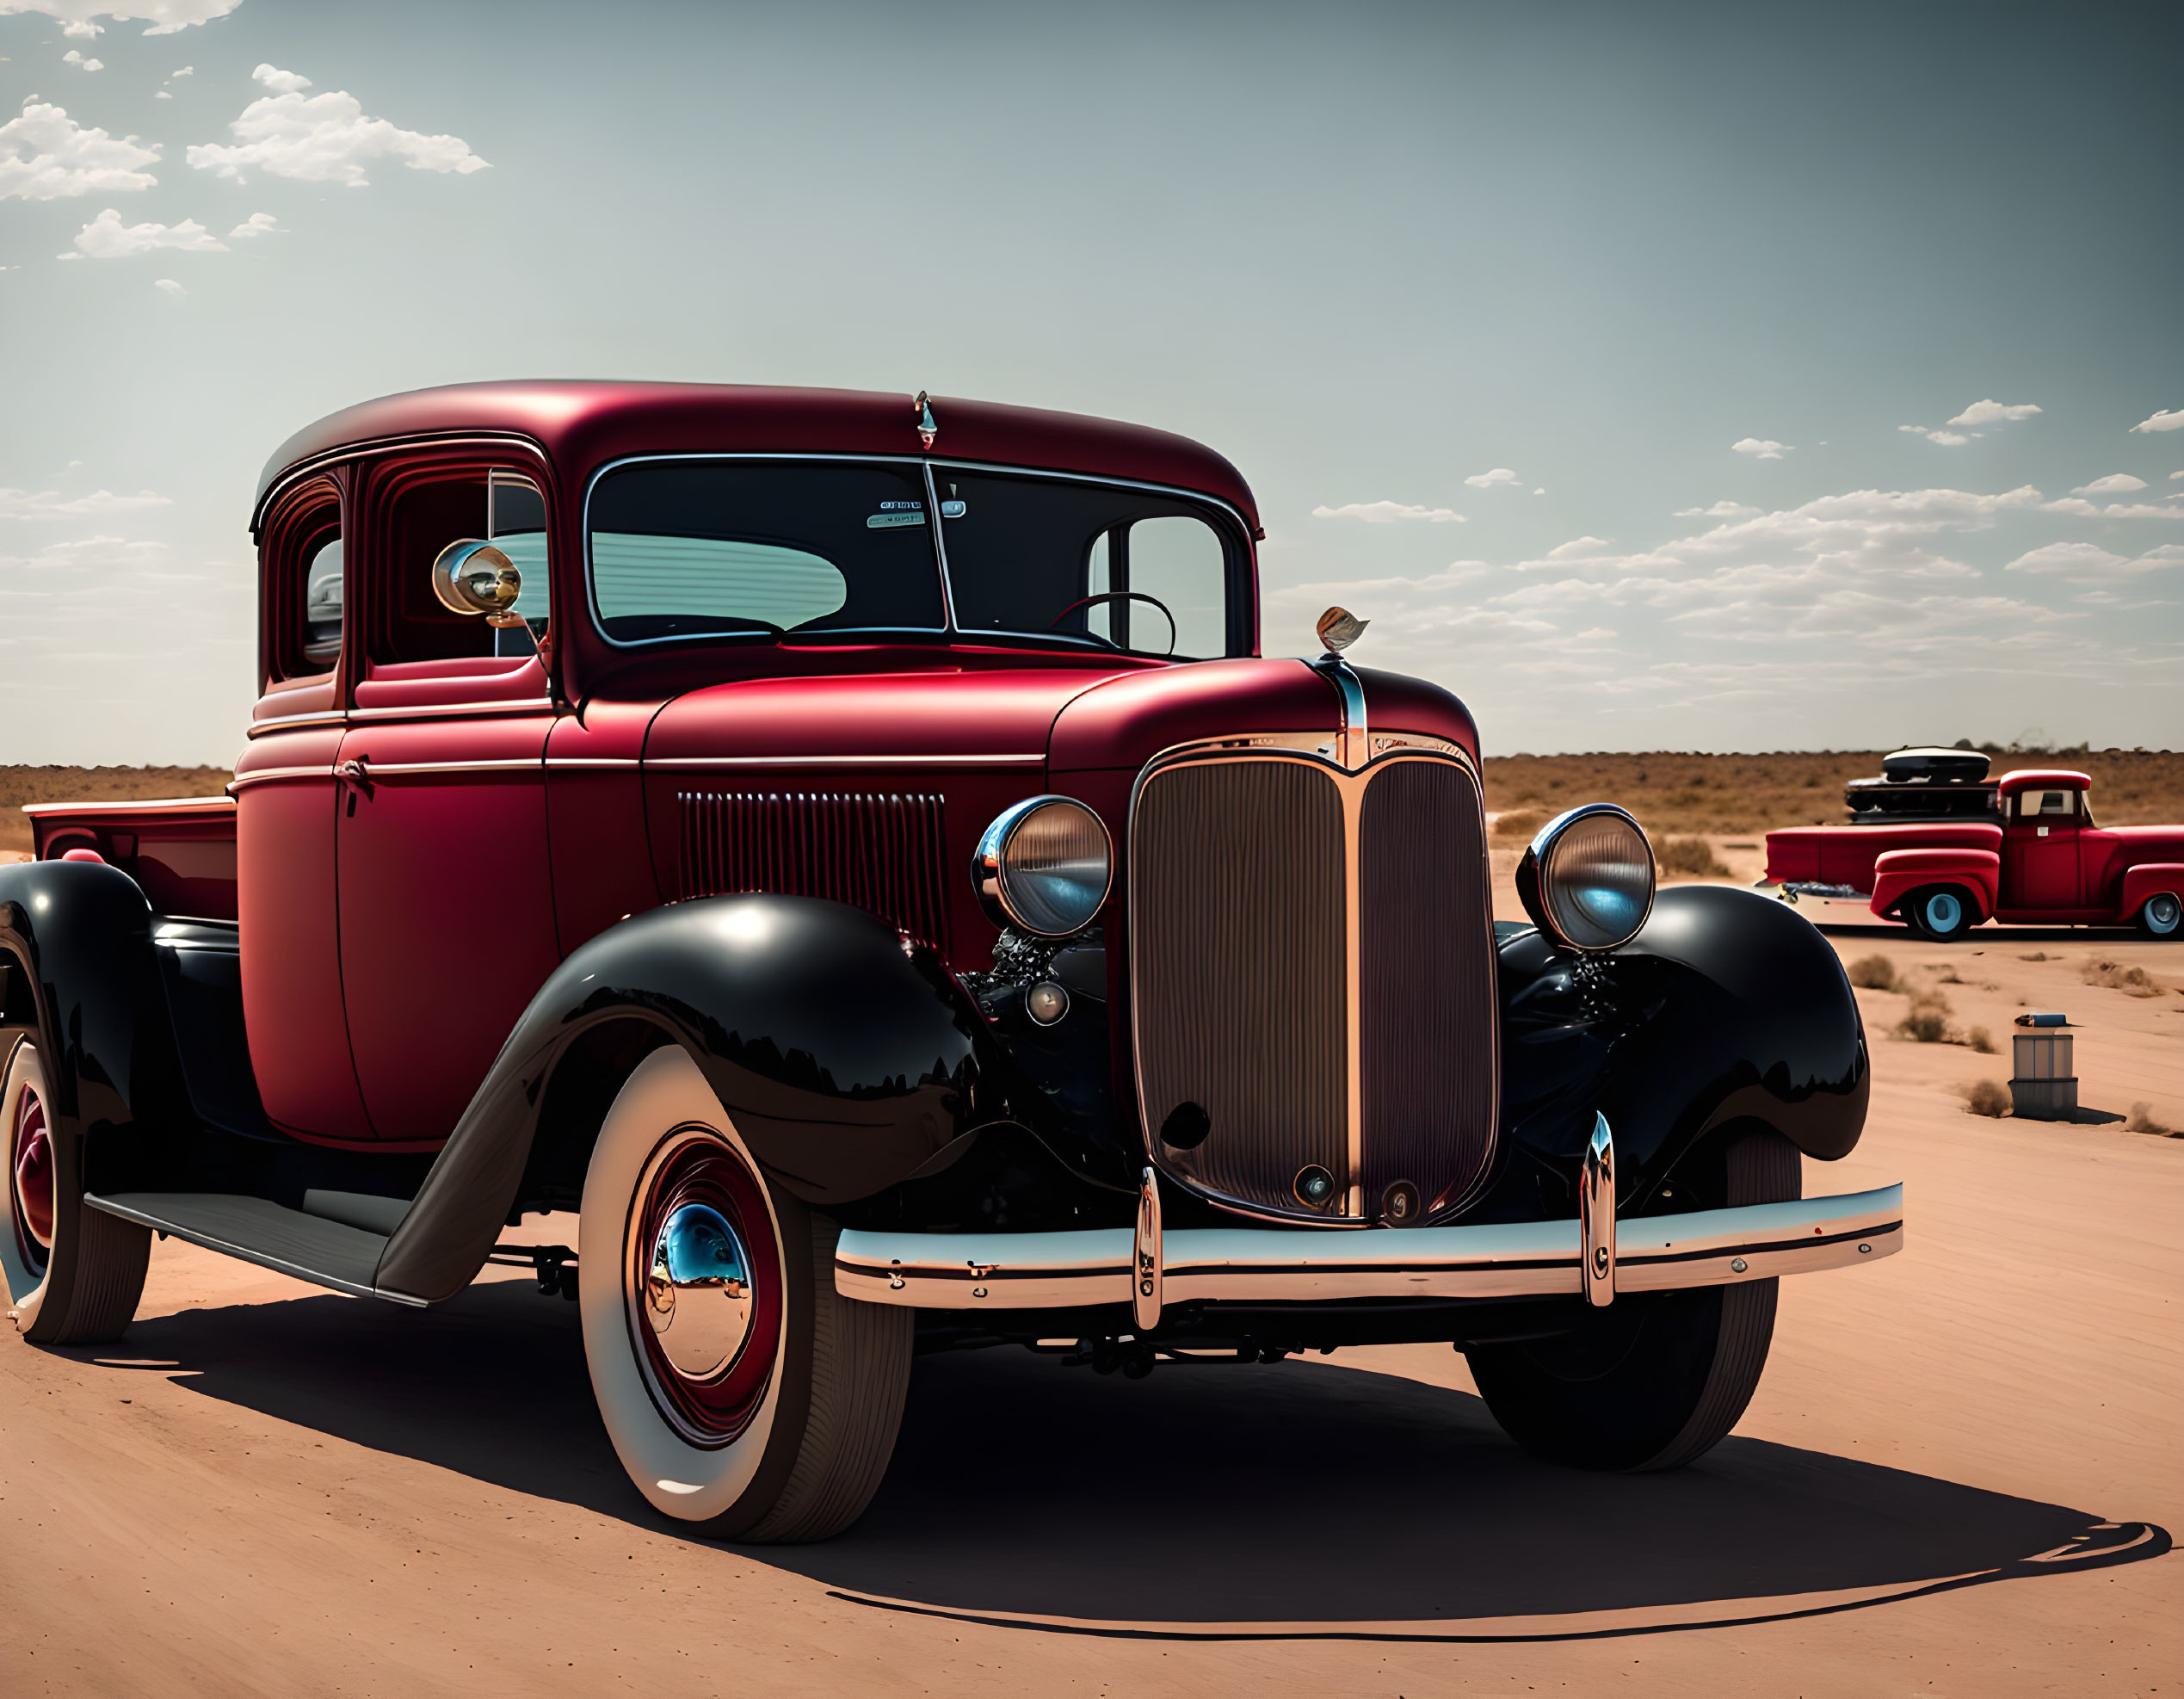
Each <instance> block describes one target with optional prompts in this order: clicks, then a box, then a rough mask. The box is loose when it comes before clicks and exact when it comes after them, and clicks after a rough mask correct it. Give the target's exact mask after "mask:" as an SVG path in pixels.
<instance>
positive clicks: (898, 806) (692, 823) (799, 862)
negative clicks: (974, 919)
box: [676, 791, 948, 955]
mask: <svg viewBox="0 0 2184 1699" xmlns="http://www.w3.org/2000/svg"><path fill="white" fill-rule="evenodd" d="M676 801H677V803H678V804H679V805H680V806H681V809H682V891H681V893H680V894H681V895H682V896H683V897H685V898H689V897H718V896H725V895H728V894H730V893H735V892H738V891H774V892H779V893H781V894H783V895H785V896H792V897H824V898H828V899H830V900H832V901H835V902H837V903H848V904H850V905H854V906H855V907H857V908H861V909H869V910H870V911H872V912H873V913H874V914H876V915H878V916H879V917H880V918H881V919H883V920H885V921H886V922H888V923H889V924H891V925H893V926H895V927H897V928H898V929H900V930H902V931H904V932H907V933H908V934H909V935H910V936H912V937H913V938H916V939H919V940H921V941H922V942H925V943H929V944H930V945H932V946H933V947H934V948H935V949H938V950H939V951H941V953H942V954H943V955H946V954H947V947H948V938H947V896H946V893H945V888H944V886H943V883H942V879H941V869H942V868H943V867H944V866H945V864H946V862H947V820H946V818H945V811H944V807H943V803H942V799H941V798H940V797H939V796H934V795H889V794H881V793H877V792H874V793H869V794H866V793H850V792H823V791H796V792H762V791H683V792H681V793H679V794H678V795H677V796H676Z"/></svg>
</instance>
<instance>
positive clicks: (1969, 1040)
mask: <svg viewBox="0 0 2184 1699" xmlns="http://www.w3.org/2000/svg"><path fill="white" fill-rule="evenodd" d="M1964 1041H1965V1043H1966V1044H1968V1045H1969V1046H1971V1048H1973V1049H1974V1050H1977V1052H1978V1053H1980V1054H1981V1055H1983V1056H1991V1055H1993V1054H1994V1053H1995V1035H1993V1034H1992V1033H1990V1032H1989V1031H1988V1030H1987V1029H1986V1028H1984V1027H1974V1028H1973V1029H1971V1031H1970V1032H1968V1033H1966V1034H1965V1035H1964Z"/></svg>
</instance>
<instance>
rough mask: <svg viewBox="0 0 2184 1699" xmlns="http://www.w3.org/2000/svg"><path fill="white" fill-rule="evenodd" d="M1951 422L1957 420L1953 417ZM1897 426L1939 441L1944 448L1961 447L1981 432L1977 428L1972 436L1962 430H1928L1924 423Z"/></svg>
mask: <svg viewBox="0 0 2184 1699" xmlns="http://www.w3.org/2000/svg"><path fill="white" fill-rule="evenodd" d="M1949 423H1952V424H1954V423H1956V421H1955V420H1953V419H1952V420H1951V421H1950V422H1949ZM1896 428H1897V429H1898V430H1908V431H1909V432H1910V433H1911V435H1912V436H1923V437H1924V438H1926V440H1927V441H1928V442H1939V443H1940V445H1941V446H1942V447H1943V448H1962V447H1964V445H1965V443H1967V442H1971V437H1972V436H1979V435H1980V434H1981V433H1980V432H1978V431H1976V430H1975V431H1973V432H1972V433H1971V436H1965V434H1964V433H1963V432H1962V431H1956V430H1928V429H1927V428H1926V427H1925V426H1924V425H1898V426H1897V427H1896Z"/></svg>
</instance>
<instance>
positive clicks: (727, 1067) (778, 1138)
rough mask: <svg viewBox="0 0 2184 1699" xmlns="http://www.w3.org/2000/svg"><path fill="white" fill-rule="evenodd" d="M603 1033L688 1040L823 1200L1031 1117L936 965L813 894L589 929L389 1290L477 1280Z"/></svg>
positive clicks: (510, 1044)
mask: <svg viewBox="0 0 2184 1699" xmlns="http://www.w3.org/2000/svg"><path fill="white" fill-rule="evenodd" d="M609 1027H614V1028H618V1029H621V1030H622V1031H624V1032H628V1031H631V1030H636V1031H637V1032H638V1033H639V1038H638V1041H637V1043H636V1051H637V1053H641V1052H642V1050H643V1049H644V1048H645V1047H647V1046H648V1045H649V1044H653V1043H658V1042H672V1043H676V1044H680V1045H681V1046H682V1047H683V1048H684V1049H685V1050H687V1051H688V1052H689V1053H690V1055H691V1057H692V1058H693V1060H695V1061H696V1062H697V1064H698V1066H699V1067H700V1068H701V1069H702V1070H703V1071H704V1072H705V1075H706V1079H707V1081H708V1082H709V1083H710V1084H712V1086H713V1090H715V1091H716V1092H717V1093H718V1094H719V1097H720V1101H721V1103H723V1105H724V1106H725V1108H726V1109H727V1110H728V1112H729V1114H730V1115H731V1117H733V1119H734V1121H735V1124H736V1129H737V1132H738V1133H739V1134H741V1135H742V1136H743V1140H744V1141H745V1143H747V1144H748V1145H749V1146H750V1150H751V1153H752V1154H753V1155H754V1156H755V1157H756V1158H757V1159H758V1161H759V1162H760V1164H761V1165H762V1166H763V1167H764V1168H765V1169H766V1171H767V1172H768V1175H769V1176H770V1177H772V1178H773V1179H774V1181H775V1182H777V1183H780V1185H782V1186H783V1187H785V1188H786V1189H788V1190H789V1191H791V1192H793V1193H794V1194H795V1195H797V1196H799V1197H800V1198H802V1199H804V1200H805V1202H809V1203H812V1204H816V1205H818V1206H819V1207H821V1208H826V1207H830V1206H839V1205H842V1204H844V1203H848V1202H854V1201H856V1200H858V1199H861V1198H867V1197H870V1196H872V1195H874V1194H875V1193H877V1192H879V1191H881V1190H883V1189H885V1188H887V1187H889V1186H892V1185H894V1184H896V1183H898V1182H901V1181H903V1180H904V1179H907V1178H909V1177H911V1176H912V1175H914V1174H915V1173H916V1172H917V1171H918V1170H919V1169H920V1168H921V1167H922V1166H924V1165H926V1164H927V1163H929V1161H931V1160H932V1159H933V1158H935V1156H936V1154H938V1153H939V1152H941V1151H942V1149H943V1148H944V1147H945V1146H948V1145H949V1144H950V1143H952V1142H953V1141H954V1140H959V1139H962V1138H964V1137H965V1136H966V1134H971V1133H973V1132H976V1131H978V1130H979V1129H981V1128H986V1127H990V1126H992V1125H995V1124H997V1123H1000V1122H1004V1121H1014V1120H1019V1119H1021V1118H1027V1117H1031V1116H1036V1115H1039V1114H1040V1109H1039V1106H1038V1105H1037V1104H1035V1103H1027V1102H1024V1101H1022V1099H1023V1098H1024V1097H1025V1096H1026V1095H1027V1094H1026V1093H1024V1092H1023V1091H1022V1090H1021V1088H1020V1087H1019V1086H1017V1085H1016V1084H1015V1071H1014V1070H1013V1069H1012V1068H1011V1067H1010V1066H1009V1063H1008V1060H1007V1059H1006V1057H1004V1056H1003V1055H1002V1054H1001V1053H1000V1052H999V1050H998V1048H997V1047H996V1045H995V1043H994V1041H993V1040H992V1039H991V1038H990V1035H988V1033H987V1030H986V1028H985V1025H984V1021H983V1019H982V1018H981V1017H980V1016H979V1015H978V1010H976V1009H975V1008H974V1007H973V1005H972V1002H971V999H970V998H969V996H968V995H967V994H966V992H964V991H963V989H962V987H961V986H959V985H958V984H957V983H956V982H955V980H954V979H953V978H952V977H951V976H950V975H949V973H947V969H946V967H944V966H943V965H942V964H941V961H940V959H939V958H938V957H937V956H935V955H934V954H933V953H932V952H931V951H929V950H928V949H926V948H924V947H922V946H919V945H911V944H909V943H906V942H904V939H903V938H902V937H901V936H899V935H898V933H897V932H896V931H895V930H894V929H893V928H891V927H890V926H889V925H887V924H885V922H884V921H881V920H880V919H879V918H878V917H875V916H873V915H872V914H869V913H867V912H866V911H863V910H861V909H855V908H851V907H848V906H847V905H843V904H840V903H833V902H827V901H824V900H822V899H817V898H809V897H782V896H768V895H746V896H735V897H711V898H706V899H700V900H698V901H694V902H687V903H676V904H673V905H669V906H668V907H665V908H660V909H654V910H651V911H647V912H645V913H644V914H641V915H639V916H637V917H635V918H633V919H630V920H626V921H624V922H623V923H622V924H620V925H619V926H616V927H614V928H612V929H610V930H608V931H606V932H603V933H602V934H600V935H599V936H597V937H595V938H593V939H592V940H590V941H589V942H588V943H586V944H584V945H583V947H582V948H579V949H578V950H577V952H576V953H575V954H574V955H571V956H570V957H569V959H568V960H567V961H565V962H563V963H562V965H561V967H559V968H558V970H557V971H556V972H555V973H554V974H553V976H552V978H551V979H548V980H547V981H546V985H545V986H544V987H543V988H542V989H541V990H540V992H539V994H538V995H537V997H536V998H534V999H533V1000H532V1003H531V1006H530V1007H529V1008H528V1009H527V1010H526V1011H525V1012H524V1015H523V1018H522V1019H521V1021H520V1022H517V1024H516V1027H515V1031H514V1032H513V1033H512V1034H511V1035H509V1040H508V1041H507V1043H506V1044H505V1045H504V1046H503V1048H502V1050H501V1053H500V1055H499V1057H498V1058H497V1060H495V1062H494V1064H493V1066H492V1069H491V1071H490V1072H489V1073H488V1074H487V1076H486V1078H485V1083H484V1084H483V1085H482V1086H480V1087H479V1088H478V1094H477V1096H476V1097H474V1098H473V1099H472V1103H471V1105H470V1107H469V1109H466V1111H465V1112H464V1115H463V1118H462V1120H461V1121H460V1122H459V1123H458V1124H457V1126H456V1128H455V1130H454V1133H453V1136H452V1137H451V1138H450V1139H449V1140H448V1142H447V1146H446V1148H445V1149H444V1150H443V1151H442V1152H441V1155H440V1158H439V1159H438V1160H437V1161H436V1162H435V1164H434V1165H433V1168H432V1171H431V1173H430V1175H429V1176H428V1177H427V1178H426V1181H425V1183H424V1187H423V1190H422V1191H421V1192H420V1193H419V1194H418V1196H417V1199H416V1202H415V1203H414V1204H413V1205H412V1206H411V1208H410V1212H409V1214H407V1215H406V1216H405V1217H404V1220H403V1222H402V1226H401V1227H400V1229H399V1230H398V1232H397V1233H395V1235H394V1237H393V1239H392V1241H391V1242H390V1243H389V1244H388V1245H387V1248H386V1254H385V1255H384V1257H382V1258H381V1260H380V1263H379V1278H378V1283H379V1285H380V1286H381V1287H384V1288H392V1289H393V1290H397V1291H400V1292H404V1293H407V1294H411V1295H413V1296H416V1297H419V1298H423V1299H426V1300H428V1301H434V1302H437V1301H441V1300H442V1299H444V1298H447V1297H449V1296H452V1295H453V1293H454V1292H456V1291H458V1290H460V1288H462V1286H463V1285H465V1284H466V1283H467V1282H469V1280H470V1279H471V1278H472V1276H474V1275H475V1274H476V1272H477V1270H478V1266H479V1265H480V1264H481V1263H482V1262H483V1261H484V1257H485V1254H486V1252H487V1251H489V1250H490V1248H491V1245H492V1244H493V1241H494V1239H496V1238H497V1235H498V1233H499V1230H500V1228H501V1226H502V1224H503V1222H504V1221H505V1220H506V1219H507V1216H508V1214H509V1209H510V1208H511V1207H512V1206H513V1205H514V1204H515V1202H516V1200H517V1195H518V1190H519V1188H520V1186H521V1182H522V1179H523V1176H524V1171H525V1167H526V1164H527V1160H528V1158H529V1157H530V1153H531V1149H532V1143H533V1139H534V1134H536V1132H537V1129H538V1125H539V1119H540V1109H541V1104H542V1103H543V1101H544V1100H545V1099H546V1097H547V1096H548V1094H549V1092H550V1090H551V1089H552V1082H553V1077H554V1075H555V1072H556V1069H557V1068H558V1066H560V1065H561V1064H562V1063H563V1061H564V1060H565V1058H566V1057H568V1056H569V1054H570V1053H571V1049H572V1047H575V1046H577V1044H578V1043H579V1042H580V1041H583V1040H584V1038H585V1036H586V1035H587V1034H595V1033H597V1032H599V1031H600V1030H601V1029H605V1028H609ZM624 1053H628V1051H627V1048H626V1047H625V1052H624ZM1030 1095H1033V1096H1035V1095H1036V1094H1035V1093H1033V1094H1030ZM602 1107H603V1104H602ZM592 1130H595V1128H591V1129H587V1136H588V1133H589V1131H592ZM587 1148H588V1146H587Z"/></svg>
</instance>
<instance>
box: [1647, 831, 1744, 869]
mask: <svg viewBox="0 0 2184 1699" xmlns="http://www.w3.org/2000/svg"><path fill="white" fill-rule="evenodd" d="M1653 855H1654V859H1655V860H1657V861H1658V862H1660V864H1661V871H1662V872H1663V873H1681V874H1689V875H1691V876H1692V877H1693V878H1694V879H1710V878H1711V879H1721V878H1726V877H1727V876H1728V874H1729V869H1728V868H1725V867H1724V866H1723V865H1722V864H1721V862H1720V860H1719V859H1718V857H1717V856H1715V854H1714V847H1713V845H1712V844H1711V843H1707V842H1706V839H1705V838H1703V837H1664V838H1663V839H1662V840H1661V842H1660V843H1658V844H1657V845H1656V846H1655V848H1654V851H1653Z"/></svg>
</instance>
